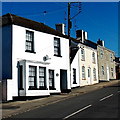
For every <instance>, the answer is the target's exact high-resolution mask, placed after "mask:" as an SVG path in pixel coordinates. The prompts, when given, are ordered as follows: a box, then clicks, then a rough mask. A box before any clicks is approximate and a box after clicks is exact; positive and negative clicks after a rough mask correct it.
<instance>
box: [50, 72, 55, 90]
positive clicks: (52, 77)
mask: <svg viewBox="0 0 120 120" xmlns="http://www.w3.org/2000/svg"><path fill="white" fill-rule="evenodd" d="M49 87H52V88H54V70H49Z"/></svg>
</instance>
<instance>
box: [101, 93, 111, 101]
mask: <svg viewBox="0 0 120 120" xmlns="http://www.w3.org/2000/svg"><path fill="white" fill-rule="evenodd" d="M111 96H113V94H111V95H108V96H106V97H104V98H102V99H100V101H103V100H105V99H107V98H109V97H111Z"/></svg>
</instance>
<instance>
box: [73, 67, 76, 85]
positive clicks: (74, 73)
mask: <svg viewBox="0 0 120 120" xmlns="http://www.w3.org/2000/svg"><path fill="white" fill-rule="evenodd" d="M73 84H76V69H75V68H73Z"/></svg>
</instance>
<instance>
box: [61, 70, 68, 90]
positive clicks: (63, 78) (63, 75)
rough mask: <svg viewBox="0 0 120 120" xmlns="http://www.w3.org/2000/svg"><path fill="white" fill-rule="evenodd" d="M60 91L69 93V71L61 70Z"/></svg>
mask: <svg viewBox="0 0 120 120" xmlns="http://www.w3.org/2000/svg"><path fill="white" fill-rule="evenodd" d="M60 89H61V92H67V70H60Z"/></svg>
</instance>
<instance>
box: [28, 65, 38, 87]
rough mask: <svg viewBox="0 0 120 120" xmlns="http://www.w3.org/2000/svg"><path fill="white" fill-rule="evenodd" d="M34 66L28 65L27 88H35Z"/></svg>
mask: <svg viewBox="0 0 120 120" xmlns="http://www.w3.org/2000/svg"><path fill="white" fill-rule="evenodd" d="M36 80H37V79H36V66H29V89H37V82H36Z"/></svg>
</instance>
